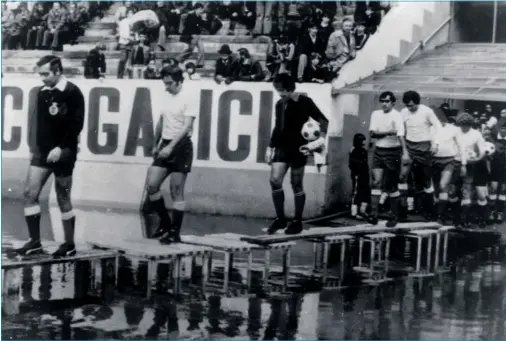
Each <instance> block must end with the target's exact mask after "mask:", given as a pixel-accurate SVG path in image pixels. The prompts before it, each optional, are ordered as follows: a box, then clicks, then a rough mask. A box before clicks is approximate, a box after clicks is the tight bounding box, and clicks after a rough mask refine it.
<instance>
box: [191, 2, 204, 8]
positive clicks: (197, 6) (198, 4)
mask: <svg viewBox="0 0 506 341" xmlns="http://www.w3.org/2000/svg"><path fill="white" fill-rule="evenodd" d="M199 8H204V5H202V4H201V3H200V2H197V3H196V4H195V5H194V6H193V9H199Z"/></svg>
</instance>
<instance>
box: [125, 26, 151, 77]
mask: <svg viewBox="0 0 506 341" xmlns="http://www.w3.org/2000/svg"><path fill="white" fill-rule="evenodd" d="M151 59H153V52H152V50H151V49H150V48H149V47H148V46H146V35H145V34H139V36H138V40H137V42H136V44H135V45H134V46H133V48H132V53H131V56H130V68H129V74H130V75H129V76H130V78H134V79H139V78H140V79H142V72H143V70H144V68H145V67H146V66H147V65H148V64H149V62H150V60H151Z"/></svg>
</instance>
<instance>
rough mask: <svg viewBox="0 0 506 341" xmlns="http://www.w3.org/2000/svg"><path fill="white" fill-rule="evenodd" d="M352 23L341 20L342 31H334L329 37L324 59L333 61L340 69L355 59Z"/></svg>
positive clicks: (347, 20)
mask: <svg viewBox="0 0 506 341" xmlns="http://www.w3.org/2000/svg"><path fill="white" fill-rule="evenodd" d="M352 28H353V23H352V22H351V20H349V19H345V20H343V23H342V29H341V30H336V31H334V33H332V34H331V35H330V37H329V42H328V44H327V50H326V51H325V55H326V57H327V58H328V59H329V60H330V61H335V62H336V63H337V66H338V68H339V69H340V68H342V67H343V65H344V64H346V63H347V62H348V61H349V60H351V59H353V58H355V55H356V44H355V37H354V35H353V33H352Z"/></svg>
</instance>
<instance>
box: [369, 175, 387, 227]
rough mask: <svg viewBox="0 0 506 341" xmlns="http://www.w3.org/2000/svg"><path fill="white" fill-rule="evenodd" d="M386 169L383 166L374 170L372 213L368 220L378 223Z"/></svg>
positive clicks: (371, 222) (374, 223)
mask: <svg viewBox="0 0 506 341" xmlns="http://www.w3.org/2000/svg"><path fill="white" fill-rule="evenodd" d="M383 174H384V171H383V169H381V168H377V169H373V170H372V186H371V215H370V216H369V219H368V222H369V223H370V224H373V225H376V224H377V223H378V211H379V202H380V199H381V194H382V191H381V184H382V183H383Z"/></svg>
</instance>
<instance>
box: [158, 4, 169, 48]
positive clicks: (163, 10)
mask: <svg viewBox="0 0 506 341" xmlns="http://www.w3.org/2000/svg"><path fill="white" fill-rule="evenodd" d="M165 4H166V2H163V1H157V2H156V7H155V9H154V11H155V13H156V16H157V17H158V21H159V22H160V27H159V28H158V47H159V48H160V50H162V51H165V45H166V44H167V32H168V30H169V16H168V14H169V9H168V7H167V6H166V5H165Z"/></svg>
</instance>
